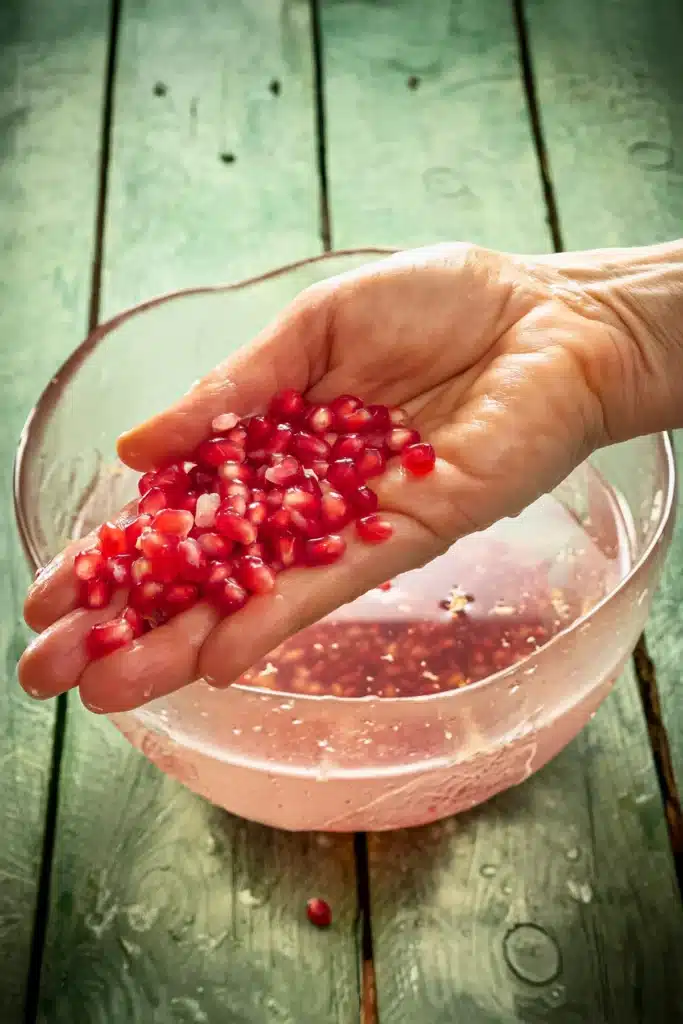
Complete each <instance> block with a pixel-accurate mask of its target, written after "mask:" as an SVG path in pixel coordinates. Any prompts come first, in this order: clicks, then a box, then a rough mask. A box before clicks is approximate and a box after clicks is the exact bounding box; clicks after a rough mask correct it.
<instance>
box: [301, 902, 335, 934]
mask: <svg viewBox="0 0 683 1024" xmlns="http://www.w3.org/2000/svg"><path fill="white" fill-rule="evenodd" d="M306 917H307V918H308V920H309V921H310V922H311V924H314V925H315V926H316V928H329V926H330V925H331V924H332V909H331V907H330V905H329V903H328V902H327V901H326V900H321V899H320V898H319V897H317V896H316V897H314V898H313V899H310V900H309V901H308V902H307V904H306Z"/></svg>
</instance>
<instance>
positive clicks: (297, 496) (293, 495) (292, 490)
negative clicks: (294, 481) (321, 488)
mask: <svg viewBox="0 0 683 1024" xmlns="http://www.w3.org/2000/svg"><path fill="white" fill-rule="evenodd" d="M282 507H283V508H285V509H287V510H288V511H289V512H290V513H291V512H300V513H301V514H302V515H304V516H308V517H313V516H316V515H317V514H318V513H319V511H320V498H319V497H318V495H317V494H315V493H311V492H310V491H307V490H304V489H303V487H288V488H287V490H286V491H285V493H284V496H283V498H282Z"/></svg>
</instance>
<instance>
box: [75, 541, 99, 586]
mask: <svg viewBox="0 0 683 1024" xmlns="http://www.w3.org/2000/svg"><path fill="white" fill-rule="evenodd" d="M105 564H106V561H105V558H104V555H103V554H102V552H101V551H100V549H99V548H88V549H87V551H80V552H79V553H78V554H77V555H76V557H75V558H74V572H75V574H76V578H77V579H79V580H82V581H83V582H86V581H88V580H95V579H97V577H98V576H101V575H102V574H103V572H104V567H105Z"/></svg>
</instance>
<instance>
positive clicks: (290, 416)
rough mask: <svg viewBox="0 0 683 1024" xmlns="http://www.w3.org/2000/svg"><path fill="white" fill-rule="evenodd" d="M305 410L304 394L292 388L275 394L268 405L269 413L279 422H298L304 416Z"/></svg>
mask: <svg viewBox="0 0 683 1024" xmlns="http://www.w3.org/2000/svg"><path fill="white" fill-rule="evenodd" d="M305 411H306V402H305V401H304V397H303V395H302V394H300V393H299V392H298V391H294V390H293V389H292V388H287V390H286V391H281V392H280V393H279V394H277V395H275V396H274V397H273V398H272V399H271V402H270V405H269V407H268V412H269V414H270V415H271V416H272V418H273V419H274V420H277V421H278V422H279V423H280V422H285V423H297V422H298V421H299V420H300V419H302V418H303V416H304V413H305Z"/></svg>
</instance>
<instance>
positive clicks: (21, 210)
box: [0, 0, 107, 1024]
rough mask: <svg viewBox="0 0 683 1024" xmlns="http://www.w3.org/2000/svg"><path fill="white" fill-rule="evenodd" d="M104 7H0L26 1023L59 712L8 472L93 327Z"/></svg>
mask: <svg viewBox="0 0 683 1024" xmlns="http://www.w3.org/2000/svg"><path fill="white" fill-rule="evenodd" d="M106 38H107V3H106V2H105V0H94V2H91V0H4V2H3V3H2V4H1V5H0V353H1V355H2V358H1V360H0V394H1V395H2V434H1V435H0V505H1V506H2V513H0V666H1V668H0V771H1V773H2V774H1V778H2V785H0V962H1V963H2V976H1V977H0V1006H1V1007H2V1014H1V1016H2V1021H3V1024H18V1022H19V1021H23V1019H24V1016H23V1013H24V1011H23V1006H24V996H25V984H26V972H27V967H28V959H29V952H30V944H31V932H32V929H33V921H34V910H35V901H36V894H37V886H38V872H39V869H40V858H41V850H42V842H43V826H44V820H45V805H46V794H47V786H48V781H49V775H50V761H51V747H52V735H53V726H54V706H53V705H39V704H36V703H35V702H33V701H30V700H29V699H28V698H25V697H24V696H23V694H22V693H21V691H20V690H19V687H18V685H17V683H16V681H15V666H16V661H17V658H18V657H19V655H20V653H21V651H22V650H23V648H24V646H25V644H26V641H27V638H28V631H26V630H25V629H24V627H23V623H22V619H21V606H22V603H23V594H24V593H25V590H26V585H27V583H28V576H27V571H26V568H25V565H24V561H23V557H22V555H21V553H20V550H19V543H18V539H17V537H16V535H15V532H14V528H13V526H12V525H11V520H12V514H11V486H12V479H11V478H12V460H13V457H14V449H15V446H16V442H17V438H18V435H19V431H20V429H21V426H22V423H23V421H24V419H25V417H26V414H27V413H28V410H29V409H30V406H31V403H32V402H33V400H34V399H35V398H36V396H37V394H38V392H39V391H40V390H41V389H42V387H43V386H44V385H45V384H46V383H47V381H48V380H49V378H50V375H51V374H52V373H53V372H54V370H55V369H56V367H57V366H58V365H59V363H60V362H61V361H62V360H63V358H64V357H65V356H66V355H67V353H68V352H69V350H70V348H71V347H72V346H73V344H74V342H75V340H76V339H77V338H78V337H79V335H82V333H83V331H84V330H85V328H86V326H87V315H88V299H89V288H90V263H91V259H92V246H93V227H94V223H95V204H96V189H97V158H98V147H99V136H100V115H101V97H102V87H103V79H104V67H105V59H106V52H105V51H106Z"/></svg>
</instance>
